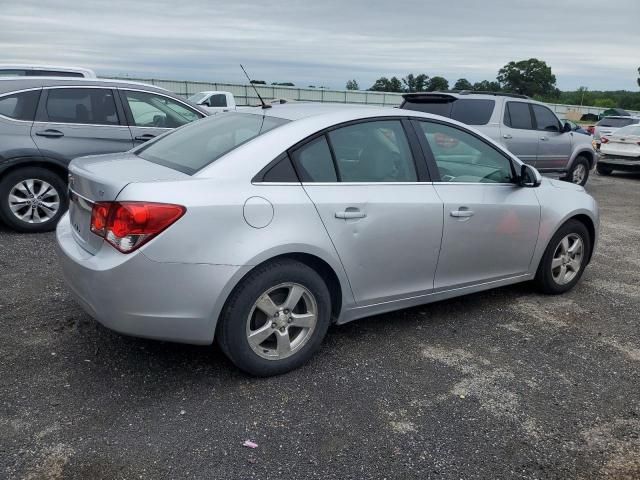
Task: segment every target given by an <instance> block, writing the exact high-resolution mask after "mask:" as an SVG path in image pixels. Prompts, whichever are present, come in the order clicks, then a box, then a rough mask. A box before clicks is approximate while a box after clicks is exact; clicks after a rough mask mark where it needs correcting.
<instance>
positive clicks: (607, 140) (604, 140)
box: [600, 137, 609, 143]
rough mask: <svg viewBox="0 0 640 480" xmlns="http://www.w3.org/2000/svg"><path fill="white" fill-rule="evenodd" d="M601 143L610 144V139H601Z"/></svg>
mask: <svg viewBox="0 0 640 480" xmlns="http://www.w3.org/2000/svg"><path fill="white" fill-rule="evenodd" d="M600 143H609V139H608V138H607V137H602V138H601V139H600Z"/></svg>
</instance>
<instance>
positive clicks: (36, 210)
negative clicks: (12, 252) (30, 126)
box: [0, 167, 69, 233]
mask: <svg viewBox="0 0 640 480" xmlns="http://www.w3.org/2000/svg"><path fill="white" fill-rule="evenodd" d="M68 205H69V200H68V197H67V185H66V183H65V181H64V180H63V179H62V178H60V176H58V175H56V174H55V173H54V172H52V171H51V170H47V169H46V168H41V167H25V168H20V169H18V170H14V171H12V172H11V173H9V174H8V175H5V176H4V177H3V178H2V179H1V180H0V217H1V218H2V220H4V222H5V223H6V224H7V225H8V226H9V227H11V228H12V229H14V230H16V231H18V232H27V233H35V232H47V231H50V230H53V229H54V228H55V226H56V224H57V223H58V220H60V217H61V216H62V215H63V214H64V212H65V211H66V210H67V207H68Z"/></svg>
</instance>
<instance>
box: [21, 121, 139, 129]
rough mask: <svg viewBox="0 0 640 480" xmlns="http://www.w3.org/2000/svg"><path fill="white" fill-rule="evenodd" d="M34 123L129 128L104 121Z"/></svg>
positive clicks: (36, 122)
mask: <svg viewBox="0 0 640 480" xmlns="http://www.w3.org/2000/svg"><path fill="white" fill-rule="evenodd" d="M33 124H34V125H36V124H38V125H78V126H82V127H116V128H129V126H128V125H110V124H105V123H71V122H41V121H34V122H33Z"/></svg>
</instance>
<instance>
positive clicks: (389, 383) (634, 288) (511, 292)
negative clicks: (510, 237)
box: [0, 175, 640, 480]
mask: <svg viewBox="0 0 640 480" xmlns="http://www.w3.org/2000/svg"><path fill="white" fill-rule="evenodd" d="M588 190H589V191H590V192H591V193H592V194H593V195H594V196H595V197H596V198H597V199H598V200H599V202H600V206H601V213H602V230H601V241H600V245H599V249H598V251H597V254H596V255H595V258H594V261H593V263H592V264H591V265H590V266H589V267H588V269H587V271H586V273H585V276H584V277H583V281H582V282H581V283H580V284H579V285H578V287H577V288H576V289H575V290H574V291H572V292H571V293H569V294H567V295H564V296H560V297H547V296H540V295H537V294H535V293H532V292H531V290H530V288H529V287H528V286H527V285H520V286H515V287H509V288H503V289H500V290H495V291H490V292H486V293H482V294H477V295H472V296H469V297H465V298H460V299H456V300H452V301H447V302H442V303H438V304H434V305H430V306H425V307H420V308H414V309H411V310H406V311H401V312H397V313H393V314H388V315H383V316H379V317H375V318H369V319H365V320H362V321H358V322H355V323H352V324H349V325H346V326H343V327H335V328H333V329H332V330H331V331H330V333H329V336H328V339H327V341H326V342H325V344H324V346H323V348H322V350H321V351H320V353H319V355H318V356H317V357H316V358H315V359H314V360H313V361H312V362H311V363H310V364H308V365H307V366H306V367H304V368H302V369H300V370H298V371H296V372H293V373H291V374H288V375H284V376H281V377H278V378H272V379H253V378H249V377H247V376H245V375H243V374H241V373H239V372H237V371H236V370H235V369H234V368H232V366H231V365H230V364H229V362H227V361H226V360H225V359H224V358H223V357H222V355H221V354H220V353H219V352H218V350H217V349H215V348H205V347H193V346H185V345H174V344H167V343H160V342H152V341H145V340H139V339H134V338H126V337H122V336H120V335H117V334H115V333H111V332H109V331H108V330H106V329H104V328H102V327H101V326H99V325H97V324H96V323H95V322H94V321H93V320H92V319H91V318H89V317H88V316H87V315H85V314H84V313H83V312H82V311H81V310H80V308H79V307H78V306H77V305H76V304H75V303H74V302H73V300H72V299H71V298H70V296H69V294H68V293H67V290H66V288H65V286H64V284H63V283H62V281H61V276H60V271H59V268H58V266H57V263H56V259H55V256H54V250H53V245H54V237H53V234H44V235H18V234H14V233H11V232H9V231H7V230H6V229H4V228H3V227H0V321H1V326H2V328H1V329H0V379H1V380H0V478H10V479H13V478H27V479H39V478H47V479H61V478H65V479H66V478H73V479H102V478H104V479H112V478H123V479H131V478H152V479H156V478H162V479H164V478H167V479H168V478H198V479H200V478H212V479H213V478H216V479H218V478H219V479H250V478H259V479H307V478H321V479H340V480H344V479H364V478H376V479H383V478H387V479H410V478H420V479H424V478H438V479H440V478H442V479H459V478H465V479H469V478H485V479H488V478H502V479H504V478H538V479H540V478H557V479H570V478H571V479H573V478H578V479H592V478H610V479H616V480H618V479H638V478H640V368H639V367H640V325H639V324H640V176H630V175H629V176H614V177H607V178H604V177H597V176H596V177H595V178H593V179H592V180H590V184H589V186H588ZM247 439H251V440H253V441H255V442H256V443H258V448H256V449H248V448H245V447H243V446H242V443H243V442H244V441H245V440H247Z"/></svg>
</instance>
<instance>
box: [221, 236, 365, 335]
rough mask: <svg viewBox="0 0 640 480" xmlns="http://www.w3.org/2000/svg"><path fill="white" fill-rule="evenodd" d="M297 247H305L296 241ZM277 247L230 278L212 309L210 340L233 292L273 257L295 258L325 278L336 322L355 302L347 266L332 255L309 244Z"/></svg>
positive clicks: (274, 259) (280, 258)
mask: <svg viewBox="0 0 640 480" xmlns="http://www.w3.org/2000/svg"><path fill="white" fill-rule="evenodd" d="M297 246H298V247H302V246H300V245H297ZM284 248H285V247H283V248H278V249H275V250H268V251H266V252H262V254H260V255H259V256H258V257H257V258H255V259H254V260H253V261H251V262H249V263H248V265H246V266H244V267H242V268H240V269H239V270H238V272H237V273H236V275H235V276H234V277H233V278H232V279H231V280H230V281H229V283H228V287H227V288H225V289H224V291H223V292H222V294H221V296H220V297H219V299H218V301H217V302H216V305H215V307H214V310H213V312H212V318H211V321H212V330H211V341H213V339H214V337H215V336H216V334H217V331H218V325H219V323H218V320H219V317H220V315H222V312H223V311H224V309H225V307H226V305H227V303H228V302H229V299H230V298H231V296H232V295H233V292H234V291H235V290H236V289H237V288H238V287H239V286H240V285H241V284H242V282H243V281H244V280H245V279H246V278H247V277H248V275H250V274H251V273H252V272H253V271H254V270H256V269H257V268H258V267H261V266H264V265H265V264H268V263H270V262H273V261H277V260H282V259H287V258H289V259H292V260H295V261H298V262H300V263H303V264H305V265H307V266H309V267H310V268H312V269H313V270H314V271H316V272H317V273H318V274H319V275H320V277H321V278H322V279H323V280H324V281H325V283H326V285H327V288H328V289H329V294H330V295H331V317H332V321H333V322H336V321H337V320H338V319H339V318H340V316H341V315H342V313H343V311H344V310H345V309H346V308H348V307H349V306H350V305H353V303H354V302H355V301H354V299H353V294H352V292H351V286H350V284H349V281H348V279H347V277H346V274H345V272H344V270H342V269H341V266H342V264H341V263H340V262H339V261H337V260H333V259H327V258H325V256H324V255H322V252H317V251H315V250H314V249H308V248H290V247H288V248H286V249H284Z"/></svg>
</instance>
